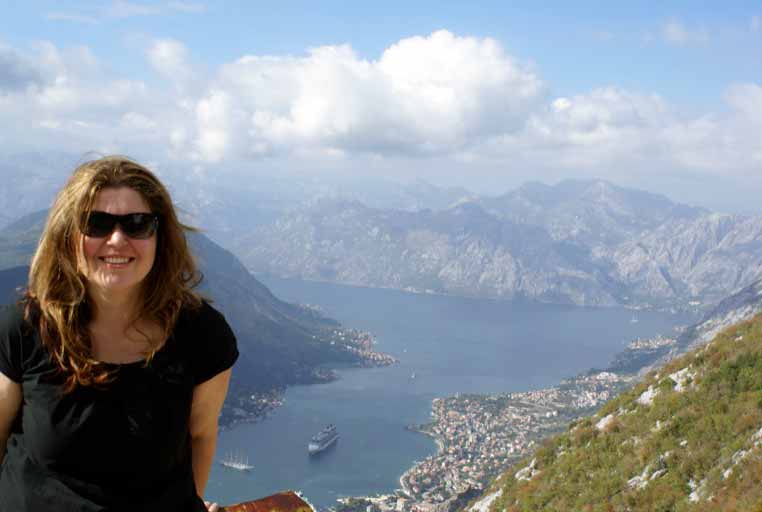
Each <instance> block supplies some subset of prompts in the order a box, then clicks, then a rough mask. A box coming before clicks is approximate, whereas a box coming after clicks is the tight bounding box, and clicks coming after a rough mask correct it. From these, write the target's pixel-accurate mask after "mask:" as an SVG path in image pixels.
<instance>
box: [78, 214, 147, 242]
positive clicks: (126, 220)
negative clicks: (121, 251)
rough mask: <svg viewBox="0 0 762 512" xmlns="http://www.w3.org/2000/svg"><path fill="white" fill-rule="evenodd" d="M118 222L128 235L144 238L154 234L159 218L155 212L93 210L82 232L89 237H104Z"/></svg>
mask: <svg viewBox="0 0 762 512" xmlns="http://www.w3.org/2000/svg"><path fill="white" fill-rule="evenodd" d="M117 223H118V224H119V226H120V227H121V229H122V232H123V233H124V234H125V235H127V236H128V237H130V238H136V239H142V238H150V237H152V236H153V234H154V233H155V232H156V228H157V227H158V225H159V219H158V217H157V216H156V215H155V214H153V213H128V214H127V215H111V214H110V213H105V212H91V213H90V216H89V217H88V219H87V223H86V224H85V227H84V229H83V230H82V232H83V233H84V234H85V235H87V236H89V237H93V238H104V237H106V236H108V235H110V234H111V233H112V232H113V231H114V228H115V227H116V225H117Z"/></svg>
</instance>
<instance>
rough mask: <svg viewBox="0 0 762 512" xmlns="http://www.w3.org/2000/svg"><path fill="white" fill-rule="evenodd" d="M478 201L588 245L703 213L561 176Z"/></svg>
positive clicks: (607, 242) (516, 219) (641, 193)
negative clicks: (556, 181)
mask: <svg viewBox="0 0 762 512" xmlns="http://www.w3.org/2000/svg"><path fill="white" fill-rule="evenodd" d="M478 202H479V204H481V205H482V206H483V207H484V209H485V210H487V211H488V212H490V213H492V214H495V215H496V216H498V217H501V218H505V219H509V220H512V221H514V222H519V223H522V224H532V225H536V226H542V227H543V228H545V230H546V231H547V232H548V233H549V234H550V236H551V237H553V239H554V240H573V241H575V242H579V243H581V244H584V245H586V246H590V247H595V246H598V245H606V246H608V245H612V244H617V243H621V242H624V241H626V240H628V239H630V238H631V237H633V236H636V235H638V234H640V233H642V232H643V231H644V230H648V229H653V228H656V227H658V226H660V225H661V224H663V223H664V222H666V221H668V220H673V219H684V218H688V219H693V218H696V217H697V216H699V215H701V214H702V213H707V212H706V211H705V210H703V209H700V208H692V207H689V206H684V205H680V204H675V203H673V202H672V201H670V200H669V199H667V198H666V197H664V196H660V195H657V194H652V193H650V192H644V191H642V190H633V189H627V188H623V187H618V186H616V185H613V184H611V183H608V182H605V181H600V180H585V181H583V180H566V181H562V182H560V183H559V184H557V185H554V186H550V185H544V184H542V183H527V184H525V185H523V186H521V187H520V188H518V189H516V190H515V191H512V192H508V193H507V194H504V195H501V196H498V197H494V198H481V199H479V200H478Z"/></svg>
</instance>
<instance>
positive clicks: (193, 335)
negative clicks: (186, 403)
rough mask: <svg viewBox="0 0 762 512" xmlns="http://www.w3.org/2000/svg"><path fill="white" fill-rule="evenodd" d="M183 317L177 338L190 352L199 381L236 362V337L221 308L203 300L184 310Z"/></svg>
mask: <svg viewBox="0 0 762 512" xmlns="http://www.w3.org/2000/svg"><path fill="white" fill-rule="evenodd" d="M183 318H184V322H183V325H182V332H179V333H177V334H178V341H180V342H181V344H182V346H183V347H184V350H185V353H186V354H188V355H189V358H190V361H191V365H192V370H193V374H194V380H195V383H196V384H198V383H201V382H205V381H206V380H208V379H209V378H211V377H213V376H214V375H216V374H218V373H220V372H221V371H224V370H226V369H228V368H230V367H231V366H233V364H234V363H235V361H236V359H237V358H238V347H237V341H236V337H235V334H234V333H233V330H232V328H231V327H230V325H229V324H228V322H227V320H226V319H225V315H223V314H222V312H220V311H219V310H218V309H217V308H215V307H214V306H212V305H211V304H210V303H209V301H207V300H204V301H202V302H201V304H200V305H199V306H197V307H193V308H189V309H187V310H185V311H183Z"/></svg>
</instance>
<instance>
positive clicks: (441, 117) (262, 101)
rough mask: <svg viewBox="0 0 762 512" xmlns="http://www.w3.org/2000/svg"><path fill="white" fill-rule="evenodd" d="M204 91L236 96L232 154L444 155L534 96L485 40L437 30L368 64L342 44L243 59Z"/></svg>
mask: <svg viewBox="0 0 762 512" xmlns="http://www.w3.org/2000/svg"><path fill="white" fill-rule="evenodd" d="M214 87H215V88H221V89H224V90H226V91H229V92H230V93H231V94H232V96H233V97H234V98H236V101H235V105H236V109H237V112H238V114H239V119H240V120H241V122H242V123H243V125H236V128H235V130H236V131H237V132H240V133H244V134H247V137H248V142H247V143H246V146H245V147H244V148H233V149H244V150H246V151H250V150H251V149H252V148H254V149H255V150H256V151H258V152H272V151H275V152H282V151H290V150H293V149H294V148H300V149H304V148H305V147H307V146H312V147H322V148H324V149H331V150H336V151H340V152H341V151H349V152H364V153H382V154H393V153H398V154H442V153H451V152H453V151H456V150H457V149H458V148H460V147H463V146H464V145H467V144H469V143H470V141H473V140H476V139H478V138H480V137H483V136H485V135H489V134H493V133H503V132H509V131H515V130H517V129H519V128H520V127H521V126H522V124H523V121H524V119H525V118H526V116H527V115H528V113H529V112H530V111H531V109H532V108H533V106H535V105H536V104H537V103H538V102H539V101H540V100H541V99H542V98H543V94H544V86H543V84H542V82H541V80H540V79H539V78H538V77H537V76H536V75H535V74H534V73H533V72H532V71H531V70H528V69H526V68H525V67H522V66H520V65H519V64H517V63H516V62H515V61H514V60H513V59H512V58H511V57H510V56H508V55H507V54H506V53H505V52H504V51H503V49H502V48H501V47H500V45H499V44H498V43H496V42H495V41H493V40H491V39H476V38H461V37H456V36H454V35H453V34H451V33H449V32H446V31H439V32H435V33H433V34H431V35H430V36H428V37H414V38H409V39H404V40H402V41H399V42H398V43H397V44H395V45H393V46H391V47H390V48H388V49H387V50H386V51H385V52H384V53H383V55H382V56H381V58H380V59H379V60H377V61H369V60H363V59H360V58H358V57H357V55H356V54H355V53H354V52H353V50H352V49H351V48H350V47H349V46H324V47H320V48H314V49H312V50H310V51H309V54H308V55H307V56H305V57H258V56H249V57H244V58H241V59H239V60H238V61H236V62H234V63H231V64H228V65H226V66H224V67H223V68H222V69H221V71H220V73H219V75H218V77H217V79H216V80H215V86H214ZM231 126H232V125H231ZM199 130H201V131H203V130H204V128H203V127H202V126H200V127H199Z"/></svg>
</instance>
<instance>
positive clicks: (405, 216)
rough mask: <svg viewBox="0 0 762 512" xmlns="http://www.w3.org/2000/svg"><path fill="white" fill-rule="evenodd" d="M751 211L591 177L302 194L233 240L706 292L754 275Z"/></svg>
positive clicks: (293, 251)
mask: <svg viewBox="0 0 762 512" xmlns="http://www.w3.org/2000/svg"><path fill="white" fill-rule="evenodd" d="M760 248H762V219H761V218H760V217H753V216H741V215H725V214H717V213H711V212H708V211H706V210H703V209H700V208H693V207H689V206H685V205H680V204H676V203H673V202H671V201H669V200H668V199H667V198H664V197H662V196H658V195H655V194H650V193H646V192H641V191H637V190H629V189H623V188H621V187H616V186H614V185H611V184H609V183H606V182H603V181H573V182H562V183H560V184H558V185H556V186H555V187H550V186H546V185H540V184H529V185H526V186H524V187H522V188H520V189H518V190H516V191H514V192H511V193H509V194H506V195H504V196H500V197H497V198H471V199H464V200H463V201H461V202H459V203H458V204H456V205H455V206H452V207H450V208H447V209H444V210H440V211H431V210H421V211H401V210H391V209H377V208H369V207H367V206H365V205H364V204H362V203H360V202H357V201H347V200H329V199H324V200H320V201H316V202H314V203H312V204H310V205H308V206H306V207H304V208H302V209H299V210H296V211H292V212H290V213H288V214H286V215H284V216H282V217H281V218H279V219H278V220H277V221H276V222H274V223H270V224H267V225H260V226H258V227H256V228H255V229H254V230H253V232H252V233H251V234H250V235H248V236H246V237H243V238H241V239H239V240H238V242H237V244H236V246H235V247H234V250H235V252H236V253H237V254H239V256H240V257H241V258H242V260H243V261H244V263H245V264H246V265H247V267H248V268H250V269H251V270H253V271H255V272H263V273H270V274H274V275H279V276H287V277H298V278H303V279H315V280H325V281H333V282H339V283H346V284H354V285H363V286H374V287H390V288H398V289H405V290H410V291H418V292H430V293H448V294H457V295H464V296H478V297H495V298H516V297H526V298H531V299H535V300H540V301H545V302H555V303H572V304H580V305H616V304H621V305H630V306H638V307H640V306H678V307H686V306H687V305H688V304H689V303H693V304H694V305H695V304H698V303H703V304H712V303H715V302H717V301H719V300H720V299H721V298H722V297H725V296H728V295H730V294H732V293H734V292H736V291H738V290H740V289H741V288H743V287H744V286H746V285H748V284H749V283H751V282H753V281H754V280H755V279H757V278H759V277H761V276H762V251H761V250H759V249H760Z"/></svg>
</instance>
